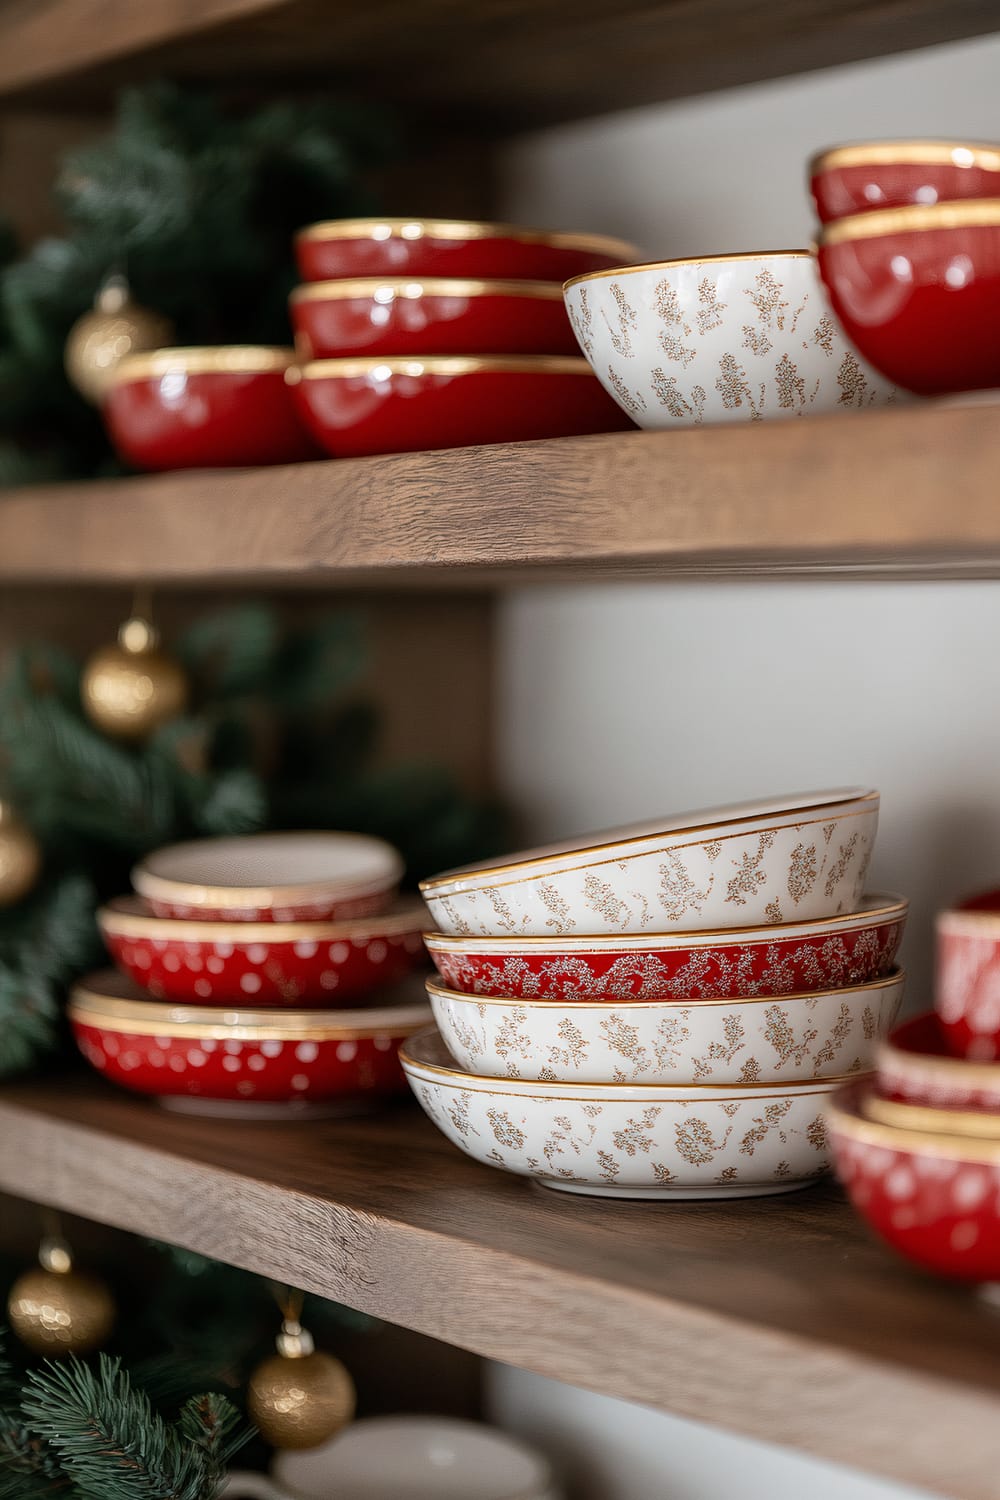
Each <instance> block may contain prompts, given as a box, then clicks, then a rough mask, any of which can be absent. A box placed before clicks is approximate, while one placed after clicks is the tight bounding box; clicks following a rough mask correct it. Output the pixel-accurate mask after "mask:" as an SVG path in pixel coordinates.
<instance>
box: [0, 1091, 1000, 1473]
mask: <svg viewBox="0 0 1000 1500" xmlns="http://www.w3.org/2000/svg"><path fill="white" fill-rule="evenodd" d="M0 1190H2V1191H5V1192H9V1193H13V1194H16V1195H20V1196H24V1197H28V1198H31V1199H33V1200H35V1201H38V1202H41V1203H46V1204H50V1205H52V1206H55V1207H57V1208H60V1209H62V1210H63V1211H65V1212H68V1213H75V1214H81V1215H83V1216H85V1217H87V1218H89V1219H93V1220H96V1221H98V1222H99V1223H103V1224H109V1225H113V1226H116V1227H118V1228H122V1229H128V1230H134V1231H137V1232H138V1233H140V1234H144V1235H152V1236H155V1237H157V1238H160V1239H166V1240H170V1241H171V1242H172V1243H174V1244H177V1245H182V1246H186V1247H188V1248H190V1249H192V1250H197V1251H199V1252H201V1253H203V1254H206V1255H210V1256H213V1257H216V1258H218V1259H221V1260H225V1261H228V1262H231V1263H232V1264H234V1265H238V1266H242V1267H244V1268H246V1269H249V1270H252V1271H256V1272H259V1273H261V1274H263V1275H266V1276H274V1277H277V1278H279V1279H281V1280H286V1281H291V1282H293V1283H295V1284H296V1285H299V1286H302V1287H303V1288H305V1289H307V1290H311V1291H315V1292H318V1293H320V1294H322V1295H325V1296H329V1297H333V1298H335V1299H336V1300H339V1301H342V1302H346V1303H348V1304H350V1305H351V1306H352V1307H356V1308H359V1309H362V1310H364V1311H366V1312H369V1313H372V1314H375V1315H376V1316H379V1317H383V1318H386V1319H388V1320H389V1321H391V1322H393V1323H398V1324H402V1325H404V1326H405V1327H408V1328H412V1329H415V1330H417V1331H418V1332H422V1333H425V1334H430V1335H431V1336H432V1337H434V1338H438V1339H443V1340H445V1341H447V1342H449V1343H454V1344H458V1345H460V1346H462V1347H464V1348H467V1349H471V1350H473V1351H474V1352H476V1353H480V1354H483V1355H486V1356H490V1357H492V1358H496V1359H499V1360H503V1361H506V1362H508V1363H512V1364H517V1365H521V1366H524V1367H525V1368H529V1369H533V1370H538V1371H541V1372H543V1373H545V1374H548V1375H552V1376H555V1377H557V1378H559V1379H563V1380H567V1381H569V1382H571V1383H574V1384H577V1385H583V1386H587V1387H591V1388H594V1389H599V1390H602V1391H606V1392H609V1393H611V1394H614V1395H617V1396H623V1397H627V1398H630V1399H633V1400H637V1401H642V1402H647V1403H650V1404H652V1405H656V1406H661V1407H664V1408H668V1409H670V1410H672V1411H676V1412H680V1413H682V1414H684V1415H687V1416H691V1417H696V1418H699V1419H701V1420H704V1421H708V1422H713V1423H716V1424H718V1425H721V1426H725V1427H728V1428H730V1429H733V1430H737V1431H741V1432H744V1433H748V1434H752V1435H754V1436H757V1437H761V1438H765V1439H769V1440H772V1441H774V1442H778V1443H783V1444H788V1445H790V1446H793V1447H797V1448H801V1449H804V1450H806V1451H808V1452H812V1453H815V1454H820V1455H822V1456H824V1457H827V1458H830V1459H833V1460H836V1461H839V1462H842V1463H849V1464H852V1465H854V1466H856V1467H859V1468H867V1469H871V1470H872V1471H875V1472H878V1473H881V1474H884V1475H889V1476H893V1477H895V1478H898V1479H900V1480H904V1481H907V1482H911V1483H915V1484H924V1485H926V1486H927V1487H929V1488H931V1489H933V1490H941V1491H944V1492H946V1493H947V1494H949V1495H951V1496H955V1497H959V1500H995V1497H996V1433H997V1421H998V1418H1000V1361H998V1359H997V1352H996V1351H997V1335H998V1332H1000V1309H994V1308H992V1307H989V1306H987V1305H986V1304H984V1303H981V1302H978V1301H977V1300H976V1298H975V1297H974V1296H973V1295H972V1294H971V1293H965V1292H961V1291H956V1290H953V1289H950V1288H947V1287H945V1286H943V1285H939V1284H935V1283H932V1282H931V1281H929V1280H927V1279H925V1278H923V1277H921V1276H918V1275H917V1274H916V1273H911V1272H909V1271H908V1270H907V1269H906V1268H905V1267H904V1266H902V1265H901V1264H899V1263H897V1262H896V1261H895V1260H893V1259H891V1258H890V1256H889V1255H888V1253H886V1252H884V1251H882V1250H881V1249H880V1248H879V1247H878V1246H876V1245H875V1244H874V1243H873V1242H872V1241H870V1240H869V1238H868V1236H867V1234H866V1232H865V1230H864V1228H863V1227H862V1225H861V1224H860V1223H859V1222H858V1221H857V1220H856V1219H855V1217H854V1216H853V1215H852V1214H851V1212H850V1211H849V1210H848V1208H847V1207H846V1205H845V1204H844V1203H843V1202H842V1201H841V1199H840V1197H839V1194H838V1192H837V1190H836V1189H835V1188H833V1187H831V1186H827V1187H820V1188H815V1189H811V1190H809V1191H807V1192H803V1193H800V1194H794V1195H792V1196H790V1197H787V1198H785V1197H779V1198H769V1199H768V1198H764V1199H748V1200H743V1201H740V1202H733V1203H730V1204H719V1203H709V1204H641V1205H640V1204H629V1203H608V1202H602V1203H596V1202H591V1201H588V1200H587V1199H584V1198H576V1197H573V1198H570V1197H563V1196H560V1195H558V1194H555V1193H550V1192H546V1191H545V1190H544V1189H540V1188H536V1187H533V1186H532V1185H530V1184H528V1183H526V1182H523V1181H521V1180H519V1179H516V1178H513V1177H509V1176H507V1175H505V1174H503V1173H501V1172H495V1171H491V1170H489V1169H488V1168H484V1167H480V1166H477V1165H476V1164H475V1163H473V1162H471V1161H469V1160H468V1159H467V1158H465V1157H463V1156H462V1155H461V1154H460V1153H459V1152H458V1151H456V1150H455V1149H454V1148H453V1147H452V1146H451V1145H450V1144H449V1143H448V1142H447V1141H446V1140H445V1139H444V1138H443V1137H442V1136H441V1135H439V1134H438V1133H437V1132H436V1131H435V1130H434V1129H433V1127H432V1126H431V1125H430V1124H429V1123H428V1122H427V1121H426V1120H425V1119H424V1118H423V1116H422V1115H419V1114H418V1113H417V1112H416V1110H415V1109H413V1108H412V1107H404V1106H400V1107H399V1108H398V1109H397V1110H396V1111H395V1112H393V1113H390V1114H387V1115H383V1116H376V1117H371V1118H369V1119H364V1120H342V1121H331V1122H324V1123H316V1122H310V1123H309V1124H307V1125H306V1124H299V1125H294V1124H290V1125H278V1126H276V1125H273V1124H267V1125H257V1124H246V1123H239V1124H237V1123H231V1122H206V1121H205V1120H201V1119H195V1118H188V1117H185V1116H181V1115H171V1114H169V1113H167V1112H165V1111H162V1110H159V1109H157V1108H156V1107H155V1106H153V1105H150V1104H147V1103H145V1102H140V1101H135V1100H132V1099H129V1098H128V1097H126V1096H124V1095H121V1094H117V1093H113V1092H111V1091H110V1090H109V1089H108V1088H106V1087H105V1086H104V1085H103V1084H102V1083H100V1082H99V1081H98V1080H96V1079H93V1080H92V1079H90V1078H76V1077H72V1078H67V1079H64V1080H55V1081H51V1082H49V1083H45V1082H40V1081H35V1082H32V1083H25V1084H21V1085H16V1086H8V1087H6V1088H4V1089H3V1090H0ZM598 1350H599V1351H600V1360H599V1361H595V1357H594V1356H595V1351H598Z"/></svg>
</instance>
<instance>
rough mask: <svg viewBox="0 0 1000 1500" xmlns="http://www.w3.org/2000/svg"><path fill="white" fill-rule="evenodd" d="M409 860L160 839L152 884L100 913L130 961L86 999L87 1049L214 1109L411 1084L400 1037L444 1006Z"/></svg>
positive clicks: (385, 850) (259, 839)
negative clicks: (422, 990)
mask: <svg viewBox="0 0 1000 1500" xmlns="http://www.w3.org/2000/svg"><path fill="white" fill-rule="evenodd" d="M402 868H403V864H402V860H401V858H400V856H399V854H398V853H397V851H396V850H395V849H393V848H392V846H391V845H389V844H386V843H383V842H382V840H380V839H374V838H368V837H366V836H363V835H360V834H349V833H332V832H331V833H289V834H284V833H271V834H256V835H253V836H250V837H246V838H226V839H208V840H201V841H198V842H194V843H188V844H175V845H172V846H170V847H169V848H165V849H160V850H158V851H157V852H156V853H154V854H152V855H150V856H149V857H147V858H146V859H145V860H143V861H142V863H141V864H139V865H138V866H137V867H136V869H135V871H134V872H133V885H134V888H135V894H134V895H131V896H125V897H121V898H119V899H118V900H116V901H112V902H110V903H109V904H108V905H107V906H105V907H104V908H103V909H102V910H101V911H100V912H99V913H98V922H99V925H100V928H101V932H102V934H103V936H104V940H105V942H106V944H107V947H108V950H109V952H110V954H111V957H112V958H113V960H114V962H115V964H116V965H117V970H109V971H106V972H102V973H99V974H94V975H91V976H90V977H89V978H87V979H86V980H84V981H83V982H82V983H80V984H79V985H78V986H77V987H76V989H75V991H74V993H73V996H72V999H71V1004H70V1011H69V1015H70V1022H71V1024H72V1027H73V1030H74V1033H75V1035H76V1039H77V1042H78V1045H79V1047H80V1050H81V1051H82V1053H83V1055H84V1056H85V1057H86V1058H87V1059H88V1061H89V1062H91V1063H92V1064H93V1066H94V1067H96V1068H97V1069H98V1070H99V1071H100V1072H101V1073H103V1074H104V1075H105V1076H106V1077H107V1078H110V1079H112V1080H113V1081H114V1082H115V1083H119V1084H122V1085H123V1086H124V1087H125V1088H129V1089H133V1090H135V1091H136V1092H138V1093H143V1094H153V1095H155V1096H157V1097H158V1098H159V1099H160V1100H161V1102H163V1103H165V1104H168V1105H171V1106H172V1107H174V1108H187V1109H189V1110H194V1111H195V1112H199V1113H205V1112H208V1113H213V1114H218V1113H223V1114H225V1113H236V1114H242V1115H247V1114H249V1115H254V1116H258V1117H259V1116H265V1117H266V1116H268V1115H269V1114H272V1113H276V1114H278V1115H279V1116H280V1115H283V1114H286V1113H292V1114H295V1113H302V1112H303V1111H307V1112H315V1111H316V1110H317V1109H321V1110H322V1111H323V1112H324V1113H328V1112H331V1110H334V1111H336V1110H338V1109H341V1108H347V1109H353V1108H356V1107H358V1105H359V1104H363V1103H365V1102H368V1101H371V1100H373V1099H378V1098H380V1097H383V1096H385V1095H387V1094H392V1093H395V1092H397V1091H398V1090H399V1089H400V1088H401V1087H405V1085H404V1084H403V1079H402V1074H401V1072H400V1068H399V1063H398V1061H397V1056H396V1052H397V1048H398V1046H399V1044H400V1042H401V1041H402V1040H403V1039H404V1038H406V1037H408V1036H409V1035H410V1034H411V1033H412V1032H413V1031H415V1030H418V1029H419V1028H420V1027H421V1026H424V1025H426V1023H427V1021H428V1019H429V1016H430V1012H429V1009H428V1007H427V1005H426V1003H425V1002H424V1000H423V998H422V996H420V995H419V994H417V995H414V994H413V992H412V991H411V990H410V987H409V985H407V984H406V983H405V978H406V976H407V975H408V974H409V973H410V972H411V971H412V970H413V969H414V968H416V967H417V966H418V965H419V964H420V963H421V961H422V959H423V956H424V950H423V944H422V942H421V938H420V927H421V904H420V902H419V901H417V900H413V899H399V898H398V897H397V889H398V883H399V878H400V875H401V874H402ZM401 981H402V982H403V984H402V988H398V986H399V985H400V982H401ZM332 1006H336V1007H337V1008H336V1009H332V1008H331V1007H332Z"/></svg>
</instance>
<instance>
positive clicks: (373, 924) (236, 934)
mask: <svg viewBox="0 0 1000 1500" xmlns="http://www.w3.org/2000/svg"><path fill="white" fill-rule="evenodd" d="M121 899H122V902H123V903H124V902H125V901H129V900H130V898H129V897H127V896H126V897H123V898H121ZM424 916H425V909H424V904H423V902H422V901H418V900H416V899H413V900H412V901H409V902H407V903H406V905H405V906H404V907H403V909H402V910H399V909H397V910H396V911H393V910H392V909H391V908H390V910H389V911H388V912H386V913H384V914H383V915H382V916H378V915H375V916H370V917H349V918H347V919H345V920H344V921H340V922H199V921H191V920H189V919H187V918H184V917H156V916H154V915H153V914H152V912H148V913H147V912H142V911H130V910H122V909H121V907H117V906H116V905H115V903H114V902H113V901H112V902H110V903H109V904H108V905H107V906H102V907H101V908H100V910H99V911H98V913H97V921H98V925H99V926H100V928H101V930H102V932H109V933H111V934H112V935H113V936H115V937H134V938H149V939H154V938H157V939H161V940H165V941H167V942H174V941H176V942H185V943H213V942H227V943H232V945H233V947H234V948H239V947H245V946H246V945H247V944H248V943H290V942H292V940H293V939H295V940H301V939H303V938H306V939H312V940H314V941H315V942H320V943H330V942H336V941H337V939H338V938H339V939H343V940H350V939H352V938H360V937H373V938H380V937H395V936H397V935H398V934H401V933H411V932H416V931H417V930H418V929H419V927H420V924H421V922H422V921H423V918H424Z"/></svg>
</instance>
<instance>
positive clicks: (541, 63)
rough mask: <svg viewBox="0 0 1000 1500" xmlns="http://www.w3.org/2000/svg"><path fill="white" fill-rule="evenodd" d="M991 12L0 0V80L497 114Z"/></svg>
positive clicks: (514, 122) (598, 99) (722, 83)
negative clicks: (302, 96) (246, 86)
mask: <svg viewBox="0 0 1000 1500" xmlns="http://www.w3.org/2000/svg"><path fill="white" fill-rule="evenodd" d="M997 24H998V16H997V10H996V6H995V5H994V4H993V3H991V0H857V3H855V4H851V5H848V6H845V5H844V4H843V3H842V0H779V3H774V0H772V3H770V4H765V3H764V0H624V3H622V0H618V3H613V0H575V3H574V5H573V7H572V11H569V10H568V9H567V7H566V5H565V4H563V3H560V0H369V3H368V4H366V5H352V4H346V3H343V0H341V3H338V4H331V3H330V0H142V3H138V0H4V4H3V5H2V7H0V93H7V94H17V93H21V92H25V91H29V92H32V91H33V92H34V93H35V94H36V95H39V94H40V95H41V96H42V97H46V96H47V97H50V98H51V97H57V98H59V99H61V100H63V101H65V100H66V99H67V98H73V97H76V98H86V99H93V98H95V97H96V98H100V97H106V96H107V95H108V93H109V92H110V91H111V90H112V89H113V88H114V87H115V86H117V85H119V84H121V83H122V82H127V83H134V82H136V81H137V80H138V79H140V78H142V77H145V76H149V75H151V74H159V75H173V76H177V77H182V78H200V79H205V78H210V79H220V78H221V79H232V80H239V81H248V80H250V81H267V80H270V81H272V82H280V83H283V84H284V83H288V82H289V81H291V80H293V79H295V80H297V81H299V82H300V83H301V82H306V81H314V82H316V83H317V84H320V85H323V86H330V85H331V84H332V85H334V86H336V87H341V86H346V87H349V88H354V89H356V90H359V91H361V92H364V93H366V94H367V95H369V96H373V97H380V98H383V99H386V100H390V101H392V102H395V103H397V104H403V105H405V104H407V103H411V102H415V103H418V104H419V105H420V106H421V108H422V110H423V111H427V112H430V113H433V114H436V115H438V116H443V115H446V114H449V113H451V114H454V113H456V112H459V113H460V114H461V116H462V119H463V126H467V125H468V124H469V123H470V122H480V123H485V124H489V125H492V126H494V127H499V128H501V129H503V128H511V127H517V126H524V125H528V124H539V123H549V122H552V121H555V120H565V119H571V118H574V117H578V116H581V115H588V114H597V113H600V112H602V111H604V110H610V109H616V108H623V107H629V106H633V105H637V104H643V103H650V102H653V101H655V100H661V99H671V98H678V97H681V96H683V95H690V94H698V93H703V92H705V91H706V90H710V89H717V88H725V87H729V86H730V85H732V84H738V83H747V82H751V81H753V80H756V79H762V78H775V77H779V76H781V75H783V74H788V73H797V72H802V71H804V70H807V69H809V68H817V67H829V66H831V65H832V64H834V63H841V62H850V61H854V60H856V59H858V58H863V57H874V56H878V55H880V54H883V53H887V52H901V51H906V50H907V49H909V48H913V47H925V46H928V45H930V44H931V43H934V42H942V41H948V40H952V39H954V38H958V37H965V36H975V35H977V34H981V33H983V32H987V31H992V30H994V29H996V27H997ZM848 133H849V132H848Z"/></svg>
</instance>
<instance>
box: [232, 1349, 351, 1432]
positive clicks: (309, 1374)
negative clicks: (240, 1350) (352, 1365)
mask: <svg viewBox="0 0 1000 1500" xmlns="http://www.w3.org/2000/svg"><path fill="white" fill-rule="evenodd" d="M355 1404H356V1394H355V1390H354V1381H353V1380H352V1379H351V1377H350V1374H349V1373H348V1371H347V1369H346V1368H345V1367H344V1366H343V1365H342V1364H341V1362H340V1360H339V1359H334V1357H333V1355H332V1354H321V1353H319V1352H317V1351H314V1352H313V1353H312V1354H305V1355H301V1356H299V1357H298V1358H295V1359H289V1358H288V1357H287V1356H285V1355H282V1354H273V1355H271V1357H270V1358H269V1359H265V1360H264V1362H263V1363H262V1364H260V1365H258V1366H257V1368H256V1370H255V1371H254V1372H253V1374H252V1375H251V1377H250V1389H249V1392H248V1400H247V1409H248V1411H249V1413H250V1420H251V1421H252V1422H253V1423H254V1425H255V1426H256V1427H257V1429H258V1431H259V1432H260V1435H261V1437H262V1438H263V1439H264V1441H265V1442H266V1443H270V1445H271V1447H272V1448H315V1447H317V1446H318V1444H320V1443H325V1442H326V1440H327V1439H328V1438H332V1437H333V1436H334V1434H335V1433H338V1432H339V1431H340V1429H341V1428H342V1427H346V1426H347V1424H348V1422H350V1420H351V1418H352V1417H353V1416H354V1407H355Z"/></svg>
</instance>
